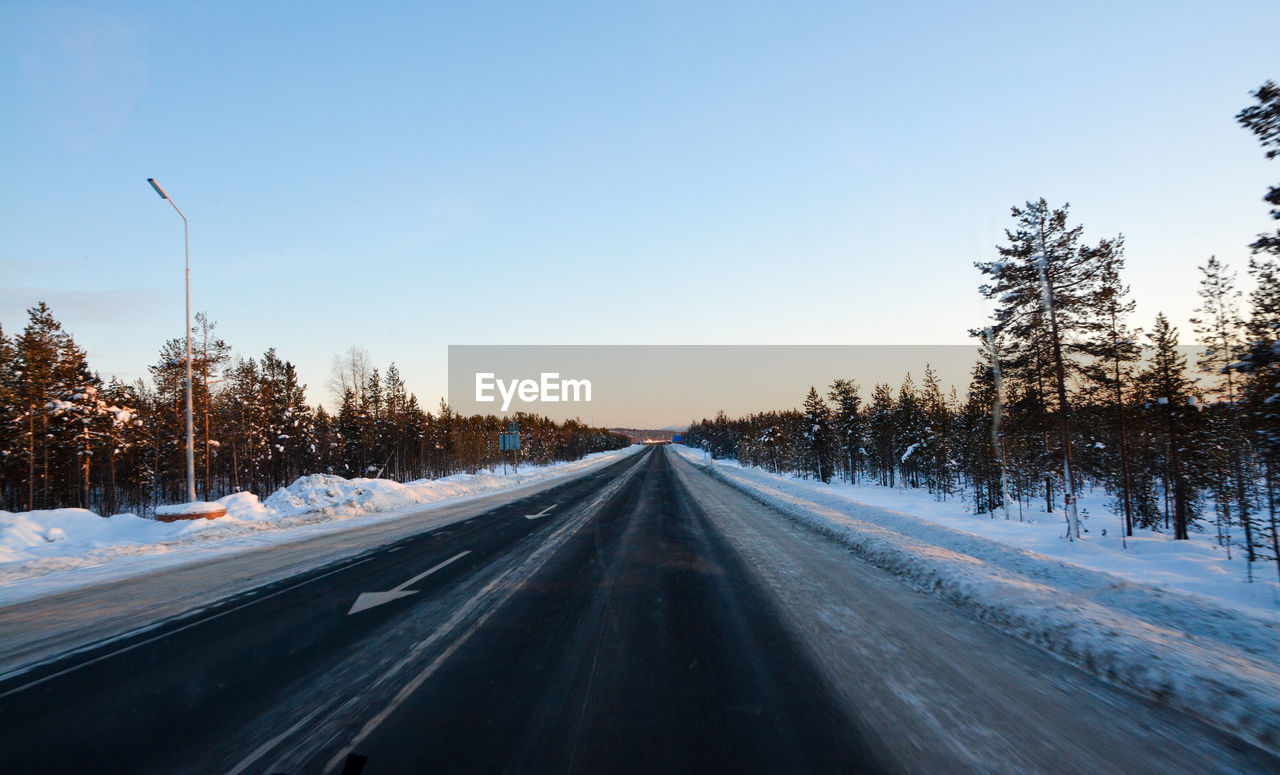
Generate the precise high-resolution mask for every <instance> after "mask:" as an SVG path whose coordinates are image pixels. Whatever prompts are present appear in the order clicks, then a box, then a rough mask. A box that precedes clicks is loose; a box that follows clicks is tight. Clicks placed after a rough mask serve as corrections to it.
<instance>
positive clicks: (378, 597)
mask: <svg viewBox="0 0 1280 775" xmlns="http://www.w3.org/2000/svg"><path fill="white" fill-rule="evenodd" d="M468 554H471V550H470V549H468V550H467V551H465V552H458V553H457V554H455V555H453V556H452V557H450V558H449V559H447V560H445V561H444V562H442V563H440V564H439V565H436V566H433V567H431V568H428V569H426V570H424V571H423V572H421V573H419V574H418V575H417V576H414V577H413V578H411V579H409V580H408V581H406V582H405V583H403V584H401V585H400V586H398V587H396V588H395V589H391V590H388V591H386V592H361V593H360V597H357V598H356V602H354V603H352V604H351V610H350V611H347V616H350V615H351V614H355V613H360V612H361V611H364V610H367V609H369V608H374V607H375V606H380V605H382V604H383V603H390V602H391V601H392V600H399V599H400V598H402V597H408V596H409V595H416V594H417V590H413V589H405V587H408V586H412V585H414V584H417V583H418V582H419V581H422V580H423V579H425V578H426V577H427V576H430V575H431V574H432V573H435V572H436V571H438V570H440V569H441V568H443V567H444V566H446V565H448V564H449V563H452V562H455V561H457V560H461V559H462V558H463V557H466V556H467V555H468Z"/></svg>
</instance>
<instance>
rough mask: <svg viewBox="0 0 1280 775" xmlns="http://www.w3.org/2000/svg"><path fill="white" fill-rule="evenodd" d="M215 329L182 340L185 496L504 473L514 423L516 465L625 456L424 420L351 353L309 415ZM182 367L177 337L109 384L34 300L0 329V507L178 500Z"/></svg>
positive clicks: (547, 424) (528, 428) (568, 425)
mask: <svg viewBox="0 0 1280 775" xmlns="http://www.w3.org/2000/svg"><path fill="white" fill-rule="evenodd" d="M215 327H216V326H215V324H214V323H213V322H212V321H210V320H209V319H208V318H207V316H206V315H204V314H198V315H197V316H196V322H195V326H193V328H192V334H193V337H192V370H193V379H192V398H193V407H194V429H195V445H194V446H195V457H196V490H197V493H198V494H199V495H200V496H201V497H202V498H205V499H213V498H217V497H220V496H222V495H226V494H229V493H232V492H237V491H240V490H249V491H251V492H254V493H258V494H260V495H263V496H265V495H266V494H269V493H271V492H273V491H275V490H276V489H277V488H279V487H282V486H285V485H288V484H290V483H291V482H293V481H294V480H295V479H297V478H298V477H300V476H304V475H307V474H314V473H331V474H337V475H340V476H345V477H357V476H365V477H377V478H383V477H385V478H390V479H395V480H397V481H408V480H412V479H420V478H439V477H444V476H449V475H451V474H455V473H475V472H477V471H479V470H481V469H484V468H491V467H494V466H500V465H502V463H503V462H504V461H503V457H502V456H501V454H500V453H499V450H498V433H499V432H501V431H505V430H506V427H507V423H508V422H509V421H512V420H514V421H518V422H519V423H520V431H521V450H520V453H519V462H521V463H550V462H553V461H559V460H576V459H578V458H581V457H582V456H584V455H587V454H589V453H592V452H600V451H604V450H611V449H619V448H622V447H625V446H627V445H628V444H629V443H630V441H629V440H628V439H626V438H625V437H624V436H621V435H617V434H613V433H610V432H609V431H607V430H604V429H601V428H593V427H589V426H587V425H584V424H582V423H580V422H577V421H573V420H570V421H567V422H563V423H556V422H553V421H551V420H549V419H547V418H545V417H539V416H535V415H529V414H517V415H514V416H512V417H495V416H481V415H474V416H470V417H466V416H462V415H459V414H457V413H455V412H454V411H453V410H452V409H450V407H449V406H448V405H447V404H446V403H445V402H444V401H443V400H442V401H441V402H440V405H439V407H438V408H437V409H436V411H434V412H429V411H426V410H425V409H423V408H422V407H421V406H420V405H419V404H418V400H417V398H416V397H415V396H414V395H413V394H412V393H409V392H407V390H406V389H405V384H404V381H403V380H402V378H401V376H400V373H399V371H398V370H397V368H396V366H395V364H391V365H390V366H389V367H388V368H387V370H386V372H385V374H384V373H380V372H379V370H378V369H376V368H370V367H368V364H367V355H361V357H360V358H357V359H356V360H360V363H357V364H356V365H357V367H358V368H357V369H356V370H355V371H354V372H353V370H352V369H351V368H349V367H350V365H351V363H350V362H351V360H352V356H351V354H350V353H349V354H348V357H347V359H346V360H345V361H343V360H341V359H336V360H335V364H334V366H335V380H336V382H337V383H338V385H339V386H340V389H339V390H338V391H336V392H337V395H338V396H339V397H340V401H339V402H338V407H337V410H336V412H330V411H328V410H327V409H325V407H324V406H313V405H311V404H310V403H308V399H307V395H306V386H305V385H303V384H301V383H300V382H299V381H298V374H297V370H296V369H295V367H294V365H293V364H292V363H290V362H288V361H286V360H284V359H282V358H281V357H280V356H279V355H278V354H277V352H276V351H275V349H269V350H267V351H266V353H264V354H263V355H262V357H261V358H257V359H255V358H239V359H237V360H236V361H235V362H234V363H232V362H231V347H230V346H229V345H228V344H227V343H226V342H225V341H223V340H222V339H220V338H218V337H217V336H216V335H215V333H214V329H215ZM352 352H354V353H357V354H362V351H359V350H353V351H352ZM185 358H186V338H185V337H182V338H175V339H171V340H169V341H167V342H165V343H164V345H163V346H162V347H161V350H160V354H159V357H158V359H157V361H156V362H155V363H154V364H153V365H152V366H151V367H150V372H151V380H150V382H147V381H144V380H137V381H135V382H132V383H127V384H126V383H122V382H120V381H119V380H116V379H114V378H113V379H111V380H109V381H106V382H104V381H103V380H102V378H101V377H100V376H98V375H97V374H96V373H94V372H93V371H92V370H91V369H90V367H89V363H88V360H87V358H86V356H85V352H84V350H83V349H82V348H80V347H79V346H78V345H77V344H76V343H75V341H74V340H73V338H72V336H71V334H70V333H68V332H67V331H66V330H64V329H63V327H62V325H61V324H60V323H59V322H58V321H57V320H56V319H55V318H54V315H53V312H52V311H51V310H50V309H49V307H48V306H47V305H46V304H44V303H43V302H42V303H39V304H37V305H36V306H34V307H32V308H31V309H30V310H28V320H27V324H26V326H25V327H24V328H23V330H22V331H21V332H20V333H18V334H17V335H16V336H12V337H10V336H8V335H6V333H5V331H4V329H3V327H0V509H5V510H19V509H21V510H31V509H47V508H57V507H64V506H78V507H83V508H89V509H93V510H95V511H97V512H98V513H101V514H115V513H119V512H122V511H133V512H136V513H143V514H145V513H150V512H151V511H152V510H153V509H154V507H155V506H157V505H159V504H163V503H178V502H182V501H183V500H185V493H186V462H185V461H186V457H185V455H186V436H185V434H186V430H185V428H186V361H185ZM344 363H345V364H346V366H347V367H348V368H345V369H344V368H341V366H342V365H343V364H344ZM353 374H354V377H353ZM505 455H506V458H505V459H506V461H507V462H515V460H516V458H515V457H514V456H513V454H512V453H510V452H508V453H505Z"/></svg>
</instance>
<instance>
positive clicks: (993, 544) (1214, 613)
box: [672, 447, 1280, 751]
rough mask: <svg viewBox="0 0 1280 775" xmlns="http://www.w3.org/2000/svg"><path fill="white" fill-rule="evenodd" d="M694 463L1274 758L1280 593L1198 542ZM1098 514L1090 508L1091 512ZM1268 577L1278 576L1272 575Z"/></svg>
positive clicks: (1104, 520) (1105, 522)
mask: <svg viewBox="0 0 1280 775" xmlns="http://www.w3.org/2000/svg"><path fill="white" fill-rule="evenodd" d="M672 449H673V450H675V451H677V452H678V453H679V454H681V455H683V456H684V457H686V458H687V459H688V460H690V461H692V462H694V463H696V464H699V465H704V466H708V467H710V468H711V469H712V470H713V471H714V472H715V473H716V474H717V475H718V476H720V477H721V478H723V479H724V480H726V481H728V482H730V483H731V484H734V485H735V486H737V487H738V488H740V489H742V490H744V491H746V492H748V493H749V494H751V495H753V496H754V497H756V498H757V499H759V500H761V501H764V502H765V503H768V504H770V505H772V506H774V507H776V508H778V509H779V510H781V511H783V512H784V513H786V514H788V515H790V516H792V517H793V518H795V519H797V520H798V521H801V522H804V523H806V524H808V525H810V526H811V527H813V528H815V529H817V530H819V531H821V532H823V533H825V534H827V535H830V536H832V537H833V538H835V539H836V540H839V541H841V542H842V543H844V544H846V545H847V546H849V547H850V548H852V549H853V550H854V551H855V552H856V553H857V554H858V555H860V556H861V557H863V558H864V559H866V560H868V561H870V562H872V563H873V564H875V565H878V566H880V567H882V568H885V569H887V570H889V571H891V572H893V573H895V574H897V575H899V576H902V577H904V578H905V579H907V580H909V581H911V582H912V583H914V584H916V585H917V586H919V587H921V588H924V589H926V590H928V591H930V592H932V593H934V594H937V595H940V596H941V597H943V598H945V599H948V600H950V601H951V602H952V603H954V604H956V605H958V606H960V607H961V608H963V609H965V610H968V611H970V612H971V613H972V614H974V615H976V616H977V617H979V618H981V619H983V620H985V621H987V622H989V623H991V624H993V625H995V626H997V627H999V628H1001V629H1004V630H1006V631H1008V632H1011V633H1013V634H1016V635H1018V636H1019V637H1022V638H1024V639H1026V640H1028V641H1031V642H1034V643H1037V644H1039V645H1041V646H1043V647H1045V648H1047V649H1048V650H1050V651H1052V652H1054V653H1056V654H1058V655H1059V656H1061V657H1063V658H1065V659H1067V660H1069V661H1071V662H1074V663H1076V664H1078V665H1080V666H1082V667H1084V668H1086V669H1088V670H1090V671H1092V672H1095V673H1098V674H1100V675H1103V676H1105V677H1107V678H1109V679H1111V680H1114V681H1117V682H1119V683H1123V684H1126V685H1128V686H1130V687H1132V688H1134V689H1137V690H1139V691H1140V692H1142V693H1144V694H1147V695H1148V696H1151V697H1155V698H1157V699H1160V700H1163V701H1167V702H1169V703H1171V704H1174V705H1176V706H1178V707H1181V708H1183V709H1185V710H1188V711H1190V712H1192V713H1195V714H1196V715H1199V716H1201V717H1203V718H1206V719H1208V720H1210V721H1212V722H1214V723H1216V724H1218V725H1219V726H1222V727H1224V728H1227V729H1230V730H1231V731H1233V732H1235V733H1237V734H1241V735H1243V736H1245V737H1247V738H1249V739H1251V740H1253V741H1255V742H1258V743H1259V744H1261V745H1263V746H1264V747H1267V748H1269V749H1271V750H1273V751H1275V750H1278V749H1280V602H1277V601H1278V600H1280V585H1277V584H1276V582H1274V581H1272V580H1270V579H1269V578H1266V576H1265V575H1264V574H1267V573H1269V572H1274V568H1271V567H1270V566H1269V565H1267V564H1264V563H1258V564H1257V567H1256V571H1257V574H1258V576H1259V577H1260V580H1258V581H1255V583H1253V584H1246V583H1245V581H1244V578H1245V576H1244V569H1243V567H1242V564H1241V563H1240V562H1239V561H1238V560H1231V561H1228V560H1227V559H1226V555H1225V550H1221V549H1216V548H1215V547H1214V544H1213V543H1212V541H1210V540H1208V539H1207V538H1203V537H1202V538H1198V539H1196V540H1192V541H1181V542H1174V541H1171V540H1168V539H1167V538H1165V537H1163V536H1159V535H1146V536H1142V537H1135V539H1130V542H1129V546H1130V548H1129V549H1127V550H1126V549H1122V548H1120V541H1119V536H1118V535H1115V530H1113V529H1109V530H1108V531H1107V532H1108V535H1107V537H1105V538H1104V537H1102V535H1101V530H1102V527H1103V526H1108V527H1114V525H1115V524H1117V520H1115V519H1114V518H1113V517H1111V516H1110V514H1109V512H1108V511H1106V510H1105V509H1103V508H1101V502H1100V500H1095V501H1093V502H1092V503H1090V502H1086V503H1084V504H1082V506H1083V507H1086V508H1088V509H1089V511H1090V513H1091V514H1092V515H1093V517H1092V518H1091V520H1090V532H1089V533H1088V534H1087V536H1086V537H1085V539H1084V540H1082V541H1076V542H1068V541H1067V540H1066V538H1065V530H1064V523H1063V522H1061V521H1060V517H1059V515H1057V514H1055V515H1052V516H1049V515H1045V514H1042V513H1041V514H1036V515H1031V514H1024V517H1025V518H1028V519H1031V520H1033V521H1027V522H1021V523H1020V522H1018V521H1017V514H1016V512H1015V513H1014V514H1013V519H1012V520H1010V521H1005V520H1004V519H994V520H993V519H990V518H989V517H988V516H975V515H972V514H967V513H965V508H964V505H963V504H962V503H959V502H956V501H951V502H948V503H939V502H936V501H934V500H933V499H932V498H931V497H930V496H929V495H928V494H926V493H918V492H916V493H911V492H903V491H897V490H893V489H890V488H882V487H852V486H849V485H847V484H832V485H824V484H821V483H819V482H814V481H805V480H799V479H795V478H792V477H787V476H778V475H775V474H771V473H768V472H766V471H763V470H761V469H758V468H743V467H741V466H739V465H738V464H737V463H735V462H733V461H723V460H717V461H714V463H708V462H706V461H705V460H704V457H703V454H702V453H701V452H699V451H697V450H692V449H689V448H686V447H672ZM1095 509H1096V510H1095ZM1271 578H1274V576H1271Z"/></svg>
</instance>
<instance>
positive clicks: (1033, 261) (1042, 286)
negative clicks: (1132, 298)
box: [973, 199, 1098, 538]
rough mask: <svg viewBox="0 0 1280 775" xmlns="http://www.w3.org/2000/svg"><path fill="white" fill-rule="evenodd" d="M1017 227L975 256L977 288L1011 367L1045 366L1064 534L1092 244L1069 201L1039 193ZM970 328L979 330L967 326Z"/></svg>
mask: <svg viewBox="0 0 1280 775" xmlns="http://www.w3.org/2000/svg"><path fill="white" fill-rule="evenodd" d="M1012 213H1013V217H1014V219H1015V227H1014V228H1013V229H1007V230H1006V231H1005V236H1006V238H1007V239H1008V241H1009V244H1008V245H1002V246H999V247H998V248H997V250H998V251H999V254H1000V258H999V259H998V260H996V261H987V262H977V263H975V266H976V267H977V268H978V270H979V271H980V272H982V274H983V275H984V276H985V277H986V278H987V282H984V283H983V284H982V285H981V286H980V290H981V292H982V294H983V295H984V296H985V297H987V298H988V299H992V300H994V301H995V302H996V304H997V308H996V311H995V315H994V326H993V328H994V329H995V333H996V335H997V336H999V337H1000V338H1001V341H1002V342H1007V345H1006V346H1005V348H1004V349H1003V351H1002V356H1003V357H1004V358H1006V359H1007V363H1008V366H1009V369H1008V370H1009V371H1013V370H1015V369H1017V370H1021V371H1022V372H1024V373H1026V372H1028V371H1030V370H1037V371H1039V372H1040V373H1041V374H1044V373H1046V372H1047V375H1048V377H1049V379H1050V380H1051V386H1052V389H1051V395H1052V396H1053V398H1054V401H1055V405H1054V407H1053V411H1054V414H1055V415H1056V418H1057V425H1058V444H1059V450H1058V452H1059V454H1060V456H1061V457H1060V460H1061V463H1062V480H1063V487H1064V488H1065V493H1066V495H1065V498H1064V500H1065V505H1066V510H1067V523H1068V524H1067V535H1068V537H1069V538H1078V537H1079V536H1080V519H1079V516H1078V514H1077V512H1076V504H1075V474H1074V472H1073V471H1072V461H1071V453H1072V448H1071V445H1072V434H1071V402H1070V400H1069V397H1068V392H1067V379H1068V377H1069V376H1070V375H1071V373H1072V372H1073V371H1074V370H1075V367H1076V364H1075V361H1074V360H1073V358H1072V354H1073V352H1075V351H1078V350H1079V346H1080V344H1081V340H1082V337H1083V335H1084V334H1085V333H1086V332H1087V331H1088V328H1089V324H1090V321H1091V320H1092V319H1093V318H1094V311H1095V308H1096V304H1097V279H1098V272H1097V263H1098V262H1097V254H1098V251H1097V250H1091V249H1087V248H1084V247H1083V246H1082V245H1081V232H1082V230H1083V227H1081V226H1078V225H1077V226H1068V223H1067V206H1066V205H1064V206H1063V207H1061V208H1059V209H1050V207H1049V205H1048V203H1047V202H1046V201H1045V200H1044V199H1040V200H1038V201H1035V202H1028V203H1027V204H1026V206H1025V207H1022V208H1018V207H1015V208H1013V210H1012ZM973 334H974V335H975V336H979V335H981V332H977V331H975V332H973Z"/></svg>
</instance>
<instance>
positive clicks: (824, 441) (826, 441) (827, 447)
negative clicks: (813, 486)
mask: <svg viewBox="0 0 1280 775" xmlns="http://www.w3.org/2000/svg"><path fill="white" fill-rule="evenodd" d="M722 416H723V412H721V414H720V415H717V417H716V419H717V421H719V420H720V419H721V417H722ZM804 423H805V426H804V427H805V430H804V440H805V445H806V447H807V448H808V457H809V463H810V465H812V466H813V469H812V470H813V473H814V475H815V476H817V478H818V480H819V481H821V482H824V483H825V482H830V481H831V461H832V454H831V452H832V443H831V442H832V439H831V416H830V410H828V408H827V404H826V402H825V401H823V400H822V396H820V395H818V391H817V389H816V388H814V387H813V386H810V387H809V394H808V395H807V396H805V399H804Z"/></svg>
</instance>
